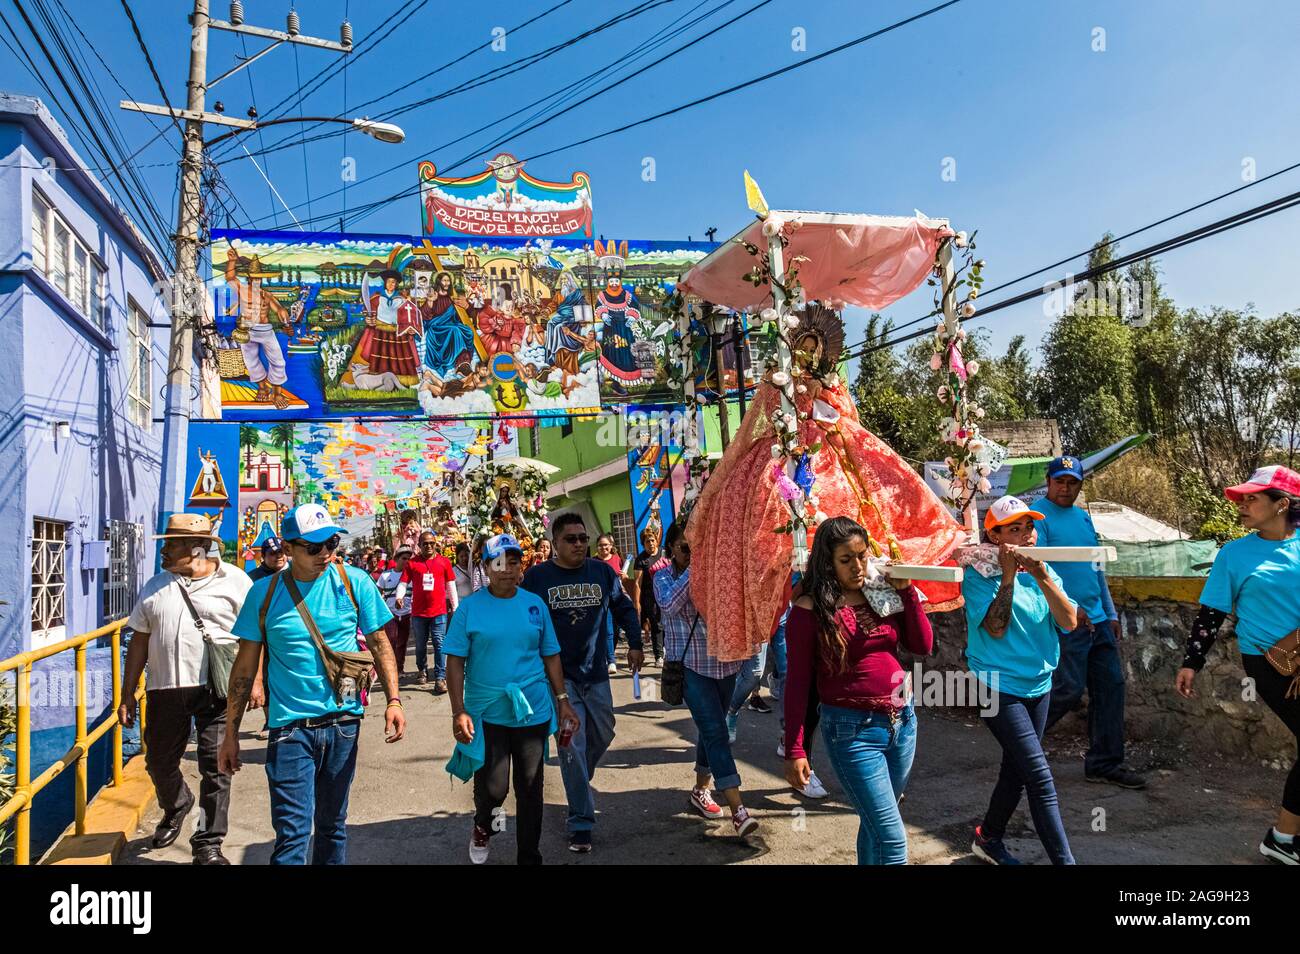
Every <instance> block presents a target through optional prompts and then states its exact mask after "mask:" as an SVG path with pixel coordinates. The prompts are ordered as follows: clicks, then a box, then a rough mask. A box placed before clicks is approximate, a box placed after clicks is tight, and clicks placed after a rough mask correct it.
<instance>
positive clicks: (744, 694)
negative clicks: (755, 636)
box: [727, 643, 767, 715]
mask: <svg viewBox="0 0 1300 954" xmlns="http://www.w3.org/2000/svg"><path fill="white" fill-rule="evenodd" d="M766 665H767V643H764V644H763V645H762V646H760V647H759V649H758V652H757V653H756V654H754V656H752V657H751V658H749V659H746V660H745V665H743V666H741V667H740V672H738V673H736V691H735V692H734V693H733V694H732V696H731V705H730V706H728V707H727V715H735V714H736V713H737V712H739V711H740V707H741V706H743V705H744V704H745V700H746V699H748V698H749V697H750V695H751V694H752V693H753V691H754V690H755V689H757V688H758V682H759V680H760V679H762V678H763V667H764V666H766Z"/></svg>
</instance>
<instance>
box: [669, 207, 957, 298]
mask: <svg viewBox="0 0 1300 954" xmlns="http://www.w3.org/2000/svg"><path fill="white" fill-rule="evenodd" d="M768 218H769V219H780V220H782V221H785V222H792V221H795V220H798V221H800V222H802V223H803V224H802V225H801V226H800V227H799V228H798V229H796V230H794V231H788V230H787V232H786V234H787V235H788V236H789V237H790V244H789V245H788V246H787V247H786V250H785V261H786V264H787V266H788V264H789V262H790V259H791V258H792V257H793V256H795V255H804V256H807V258H808V261H807V262H805V263H804V264H803V266H802V268H801V269H800V271H799V281H800V283H801V284H802V285H803V287H804V293H805V294H806V295H807V297H808V298H809V299H817V300H819V301H825V300H828V299H832V300H833V299H838V300H841V301H845V302H848V303H849V304H851V305H861V306H862V307H863V308H870V309H872V310H876V311H878V310H880V309H882V308H885V307H886V306H888V305H891V304H893V303H894V302H896V301H897V300H898V299H900V298H902V297H903V296H904V295H906V294H908V293H909V292H911V291H913V290H914V289H915V288H916V287H917V286H918V285H920V284H921V282H923V281H924V280H925V278H926V276H927V275H928V274H929V273H930V269H931V268H932V267H933V266H934V256H935V252H936V251H937V250H938V248H939V243H940V241H942V239H943V238H944V237H945V236H948V235H952V234H953V233H952V230H951V229H950V228H949V227H948V222H947V220H945V219H930V218H927V217H925V216H924V215H921V213H919V212H918V213H916V215H914V216H901V215H898V216H890V215H842V214H837V213H828V212H778V211H775V210H774V211H772V212H770V213H768ZM735 239H739V240H740V241H742V242H749V243H750V244H752V245H757V246H758V247H759V248H762V249H766V248H767V238H766V237H765V236H764V235H763V222H762V221H761V220H758V219H755V220H754V222H752V223H751V224H750V225H749V226H747V227H746V228H745V229H743V230H742V231H741V232H739V233H738V234H737V235H736V236H735ZM735 239H733V240H732V241H728V242H726V243H724V244H723V245H722V246H720V247H719V248H718V249H717V250H715V251H714V252H712V253H710V254H709V256H708V257H707V258H705V259H704V260H702V261H701V262H699V263H698V264H696V265H695V266H693V267H692V268H691V269H690V271H688V272H686V274H684V275H683V276H682V277H681V280H680V281H679V282H678V287H679V288H680V289H681V290H682V291H684V292H686V293H688V294H691V295H695V296H696V297H697V298H702V299H703V300H705V301H708V302H712V303H713V304H715V305H725V306H726V307H728V308H734V309H736V310H737V311H750V310H754V309H757V308H764V307H767V306H768V305H770V304H771V303H772V289H771V286H769V285H759V286H757V287H755V286H754V285H753V284H751V283H750V282H747V281H746V280H745V275H746V274H748V273H749V272H750V271H751V270H752V269H753V267H754V262H755V260H754V257H753V256H752V255H750V254H749V253H748V252H747V251H745V247H744V245H741V244H737V242H736V241H735Z"/></svg>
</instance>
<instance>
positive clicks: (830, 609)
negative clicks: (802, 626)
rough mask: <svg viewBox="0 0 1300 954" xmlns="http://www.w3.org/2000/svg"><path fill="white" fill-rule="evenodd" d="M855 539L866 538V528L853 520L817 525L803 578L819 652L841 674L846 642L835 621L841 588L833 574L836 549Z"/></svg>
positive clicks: (845, 663)
mask: <svg viewBox="0 0 1300 954" xmlns="http://www.w3.org/2000/svg"><path fill="white" fill-rule="evenodd" d="M854 539H860V540H861V541H862V542H863V543H866V542H867V541H868V536H867V531H866V530H864V529H863V528H862V525H861V524H859V523H858V522H857V521H856V520H851V519H850V518H848V517H832V518H831V519H829V520H827V521H825V522H824V523H822V524H820V525H819V526H818V527H817V535H816V536H815V537H813V545H812V552H811V553H809V555H808V570H807V572H806V573H804V577H803V584H802V585H803V592H804V594H805V595H806V596H808V597H809V598H810V599H811V600H812V604H813V606H812V608H813V615H814V616H816V617H817V642H818V648H819V653H818V654H819V655H820V656H821V658H822V660H823V664H824V665H825V666H826V668H827V670H828V671H830V672H833V673H837V674H838V673H843V672H844V671H846V670H847V668H848V641H847V640H846V639H845V638H844V634H843V633H842V632H841V631H840V625H839V623H838V622H837V621H836V618H835V617H836V613H837V609H836V603H837V602H839V599H840V597H841V596H842V595H843V593H844V591H843V589H842V588H841V587H840V581H839V578H838V577H837V576H836V575H835V550H836V548H837V547H840V546H843V545H844V544H846V543H848V542H850V541H851V540H854Z"/></svg>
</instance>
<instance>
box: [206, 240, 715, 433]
mask: <svg viewBox="0 0 1300 954" xmlns="http://www.w3.org/2000/svg"><path fill="white" fill-rule="evenodd" d="M211 247H212V256H213V257H212V265H213V278H212V286H213V290H212V294H213V314H214V321H215V326H216V330H215V347H214V349H213V350H214V352H215V353H214V354H213V355H212V360H213V361H214V362H215V364H216V367H217V372H218V374H219V376H220V393H221V416H222V418H223V419H226V420H241V421H274V420H286V421H304V420H316V419H332V418H343V417H356V416H365V415H383V416H389V415H392V416H408V415H409V416H421V417H433V418H461V419H465V418H470V419H473V418H483V417H490V416H505V417H507V418H508V419H512V420H513V421H514V422H515V423H516V424H518V425H521V426H523V425H527V424H530V423H532V422H533V421H534V420H538V419H540V420H542V422H543V423H546V422H547V420H546V419H547V418H554V419H557V420H558V419H567V418H568V417H570V416H572V415H587V414H595V413H597V412H598V411H599V409H600V407H601V405H602V403H604V404H627V403H633V402H640V403H655V402H660V403H671V402H673V401H674V400H680V394H677V393H675V392H674V391H673V389H672V388H671V387H670V386H669V384H668V382H669V380H670V377H671V375H670V374H669V370H670V369H669V364H668V362H669V359H668V354H669V352H668V341H669V338H670V336H671V334H672V333H673V332H674V328H673V323H672V321H671V320H670V319H669V318H668V317H667V316H666V315H665V314H664V312H663V305H664V303H665V302H666V300H667V297H668V295H669V293H670V292H671V290H672V288H673V287H674V283H675V282H676V279H677V276H678V275H680V274H681V273H682V272H683V271H685V270H686V269H687V268H689V267H690V266H691V265H692V264H694V263H695V262H697V261H699V260H700V259H702V258H703V257H704V256H705V255H706V254H707V253H708V252H709V251H710V250H711V249H712V248H713V247H714V245H713V244H712V243H707V242H633V241H623V242H619V243H614V242H610V243H604V242H601V241H600V240H597V241H596V242H595V243H585V242H582V241H579V240H574V239H556V240H554V241H551V240H547V239H541V240H533V239H527V240H525V239H518V238H503V239H495V240H492V241H481V242H475V241H472V240H467V239H459V240H445V241H442V240H439V241H437V242H435V241H432V240H430V239H427V238H412V237H409V236H381V235H375V236H361V235H342V234H325V233H304V232H245V231H222V230H214V231H213V233H212V241H211Z"/></svg>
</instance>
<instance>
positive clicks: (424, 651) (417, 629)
mask: <svg viewBox="0 0 1300 954" xmlns="http://www.w3.org/2000/svg"><path fill="white" fill-rule="evenodd" d="M446 635H447V616H446V614H445V613H444V614H443V615H441V616H412V617H411V638H412V639H413V640H415V668H416V669H418V670H419V671H420V672H424V670H425V666H426V664H427V663H428V661H429V647H428V644H429V641H430V640H432V641H433V678H434V679H446V678H447V657H446V656H445V655H443V652H442V637H444V636H446Z"/></svg>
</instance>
